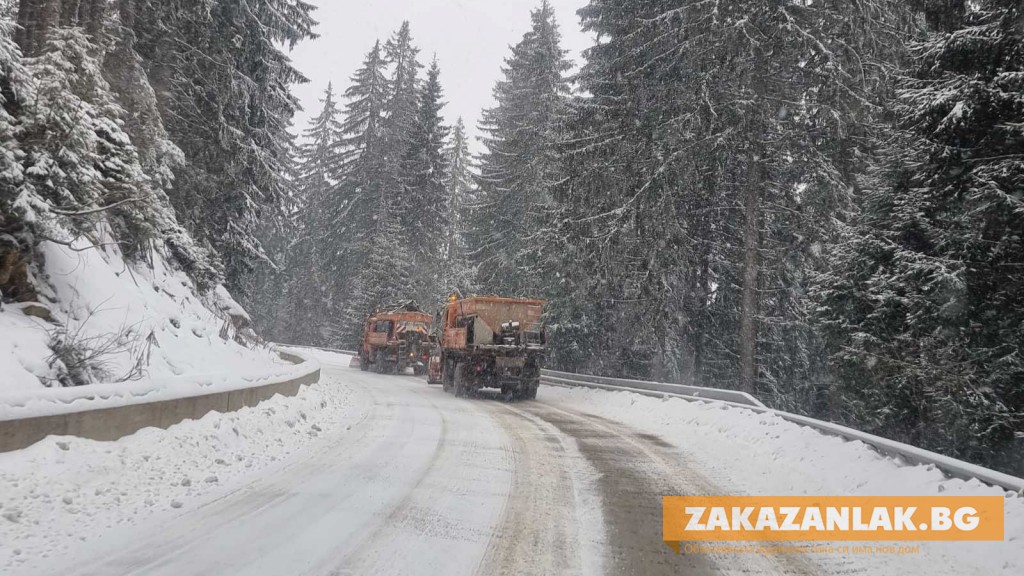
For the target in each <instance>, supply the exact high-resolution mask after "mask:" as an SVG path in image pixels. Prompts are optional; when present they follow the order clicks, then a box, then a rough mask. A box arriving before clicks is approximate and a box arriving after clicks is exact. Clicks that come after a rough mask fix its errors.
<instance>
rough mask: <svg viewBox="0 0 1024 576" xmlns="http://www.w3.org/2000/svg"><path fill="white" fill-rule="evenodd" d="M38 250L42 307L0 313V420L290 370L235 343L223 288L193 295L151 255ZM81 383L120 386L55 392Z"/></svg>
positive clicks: (84, 247) (200, 389)
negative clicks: (144, 260)
mask: <svg viewBox="0 0 1024 576" xmlns="http://www.w3.org/2000/svg"><path fill="white" fill-rule="evenodd" d="M39 251H40V252H41V253H42V256H43V262H44V263H45V269H44V270H43V271H42V275H41V278H40V282H38V284H39V285H40V286H42V287H43V292H42V293H41V294H40V299H41V300H42V303H41V304H27V305H26V304H5V305H4V306H3V308H2V310H0V418H8V419H9V418H19V417H26V416H31V415H41V414H50V413H55V412H54V411H57V412H61V411H66V410H67V406H70V405H74V408H73V410H81V409H89V408H93V407H109V406H115V405H123V404H125V403H130V402H136V401H151V400H156V399H168V398H171V397H175V396H178V397H180V396H181V395H189V394H198V393H208V392H213V391H216V390H215V389H224V390H226V389H230V388H231V387H244V386H247V385H249V386H251V385H254V384H257V383H259V382H266V381H268V380H267V379H268V378H282V377H286V376H288V375H290V374H293V373H294V372H295V367H294V365H291V364H290V363H287V362H284V361H283V360H281V359H280V358H279V357H278V356H277V354H275V353H274V352H273V351H272V350H270V349H269V348H267V347H264V346H255V347H248V346H245V345H242V344H241V343H239V341H237V340H236V336H238V335H239V328H238V325H239V324H245V323H246V322H247V321H248V318H247V316H245V311H244V310H242V309H241V307H240V306H238V304H237V303H235V302H234V300H233V299H232V298H231V296H230V295H229V294H228V292H227V291H226V290H224V288H223V287H221V286H218V287H216V288H215V289H214V290H212V291H211V293H210V294H209V295H208V296H206V297H200V296H198V295H197V294H198V292H199V291H198V290H197V289H196V287H195V285H194V284H193V283H192V281H191V280H190V279H189V278H188V276H186V275H185V274H184V273H183V272H181V271H179V270H175V269H173V268H172V267H170V266H168V265H167V260H166V259H165V258H164V257H163V256H162V255H161V254H160V253H159V252H158V251H153V252H152V253H151V254H150V255H149V258H150V259H151V261H152V267H150V266H149V265H143V264H129V263H127V262H126V261H125V260H124V259H123V258H122V257H121V255H120V252H119V251H118V250H117V248H116V247H110V246H99V247H97V246H93V245H91V244H89V243H88V242H87V241H86V240H85V239H79V240H76V241H75V242H74V243H73V244H72V246H62V245H59V244H54V243H52V242H43V243H42V244H41V245H40V246H39ZM240 339H242V340H244V338H240ZM83 380H84V381H88V382H93V383H95V382H109V383H123V384H103V385H89V386H83V387H74V388H66V389H60V388H59V387H60V386H61V385H62V384H69V383H81V381H83ZM47 387H51V388H50V389H48V388H47ZM188 388H191V390H188ZM90 398H92V400H89V399H90ZM90 403H91V404H90Z"/></svg>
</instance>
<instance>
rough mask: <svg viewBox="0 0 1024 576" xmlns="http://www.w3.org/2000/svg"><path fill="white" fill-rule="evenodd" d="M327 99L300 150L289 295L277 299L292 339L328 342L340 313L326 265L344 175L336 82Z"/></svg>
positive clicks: (293, 196) (287, 273)
mask: <svg viewBox="0 0 1024 576" xmlns="http://www.w3.org/2000/svg"><path fill="white" fill-rule="evenodd" d="M321 103H322V104H323V106H322V107H321V109H320V113H319V114H318V115H317V116H316V117H315V118H313V119H312V120H311V121H310V123H309V126H308V127H307V128H306V129H305V131H304V139H303V144H301V145H300V146H298V149H297V152H296V159H295V164H296V169H295V172H296V174H295V178H294V180H292V182H291V186H290V189H291V199H292V201H293V202H294V203H295V205H296V209H295V214H294V215H293V216H292V217H291V218H290V220H291V222H292V224H291V226H289V227H288V230H290V231H291V233H292V235H291V238H290V239H289V241H288V242H287V243H286V248H285V254H286V257H287V265H286V269H285V271H284V275H285V276H286V277H287V281H286V282H285V283H284V287H283V288H284V297H283V298H282V299H275V300H274V303H275V306H276V307H277V306H282V305H283V306H284V308H285V309H286V312H285V315H284V316H283V317H282V319H281V331H282V332H283V333H284V334H286V335H287V336H288V341H290V342H296V343H305V344H319V345H326V344H328V343H329V342H328V335H329V333H330V326H331V319H332V318H336V317H337V315H338V312H339V311H338V310H337V305H338V304H337V302H335V297H336V295H335V293H334V290H333V287H334V286H335V285H336V282H335V281H334V279H333V278H332V277H331V275H330V274H329V273H328V271H329V270H331V269H332V268H331V267H330V266H327V265H325V264H328V263H329V262H330V261H331V258H330V257H331V256H332V252H331V250H330V249H331V245H330V244H328V243H325V242H324V240H325V237H326V236H325V232H327V231H328V230H329V229H330V223H331V222H330V220H329V218H328V216H329V214H331V213H332V212H331V210H332V208H333V206H334V204H335V202H336V198H334V193H336V192H338V190H339V188H338V184H339V183H340V182H341V179H342V173H343V157H342V154H341V149H340V145H341V141H342V126H341V118H340V116H341V114H340V111H339V110H338V108H337V103H336V102H335V97H334V89H333V86H332V85H331V84H328V85H327V90H326V91H325V92H324V97H323V98H322V99H321Z"/></svg>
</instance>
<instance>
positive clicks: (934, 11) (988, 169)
mask: <svg viewBox="0 0 1024 576" xmlns="http://www.w3.org/2000/svg"><path fill="white" fill-rule="evenodd" d="M919 4H921V7H922V8H923V10H924V12H925V15H926V17H927V20H928V22H929V24H930V25H931V27H932V32H931V33H930V34H929V35H928V37H927V38H926V39H925V40H923V41H922V42H919V43H917V44H915V45H913V51H912V55H913V64H914V67H913V68H912V69H910V70H908V73H907V76H906V77H905V78H903V79H901V81H900V86H899V88H900V90H899V92H898V96H899V97H898V99H897V101H896V110H895V116H896V117H897V118H898V119H899V123H898V126H897V130H896V131H895V133H894V134H893V138H892V140H891V142H890V144H889V146H888V147H887V150H886V153H885V154H884V155H883V156H882V158H881V162H880V163H879V164H878V166H877V167H876V169H875V170H874V171H873V172H872V173H871V174H870V175H869V177H868V178H867V179H866V183H865V186H864V188H865V191H864V194H863V195H864V199H863V203H864V211H863V212H862V213H861V214H860V215H859V216H858V217H856V218H855V220H854V221H853V224H852V226H851V227H850V228H849V229H847V230H846V231H845V234H844V235H843V238H842V239H843V242H842V243H841V244H839V246H838V247H837V249H836V251H835V254H834V261H833V264H832V266H831V268H830V270H829V271H828V272H827V273H826V274H823V275H822V276H821V277H820V278H819V283H818V285H817V286H816V287H815V288H816V289H815V291H814V295H815V301H816V303H817V305H818V307H817V309H816V318H817V320H818V321H819V324H820V326H821V327H822V329H823V331H824V332H825V334H826V336H827V339H828V349H829V351H830V353H831V361H832V363H833V367H834V371H835V374H836V378H837V380H838V388H839V394H840V396H841V399H842V404H843V405H844V406H846V407H847V410H846V411H844V412H843V413H842V414H841V415H840V416H841V417H842V418H843V419H844V420H845V421H847V422H849V423H852V424H854V425H856V426H858V427H860V428H865V429H867V430H869V431H874V432H877V433H881V434H884V435H889V436H892V437H896V438H899V439H902V440H905V441H909V442H911V443H913V444H915V445H919V446H923V447H926V448H931V449H935V450H939V451H942V452H946V453H949V454H951V455H954V456H957V457H962V458H966V459H969V460H971V461H975V462H983V463H987V464H990V465H993V466H999V467H1002V468H1003V469H1005V470H1006V471H1007V472H1010V473H1015V474H1020V473H1021V472H1024V468H1022V467H1021V465H1020V463H1021V462H1022V459H1021V448H1020V437H1021V435H1022V434H1024V419H1022V417H1021V414H1022V413H1024V389H1022V388H1021V386H1020V382H1021V381H1022V379H1024V361H1022V350H1024V328H1022V327H1024V313H1022V310H1024V308H1022V306H1021V303H1022V302H1024V268H1022V267H1021V264H1020V263H1021V262H1022V261H1024V240H1022V232H1021V231H1022V230H1024V203H1022V200H1021V193H1020V191H1021V190H1022V189H1024V158H1022V157H1021V154H1020V151H1021V150H1022V149H1024V84H1022V83H1021V81H1020V78H1021V77H1022V76H1024V36H1022V35H1021V32H1020V22H1021V18H1022V17H1024V12H1022V8H1021V5H1020V3H1019V2H1015V1H1012V0H986V1H981V2H974V3H971V4H970V5H969V6H968V5H967V4H965V3H958V2H947V3H919Z"/></svg>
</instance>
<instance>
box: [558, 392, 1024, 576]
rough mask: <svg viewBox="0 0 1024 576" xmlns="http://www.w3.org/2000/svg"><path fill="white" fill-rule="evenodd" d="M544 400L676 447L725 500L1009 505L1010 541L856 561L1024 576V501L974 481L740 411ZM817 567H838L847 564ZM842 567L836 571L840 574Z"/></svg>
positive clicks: (629, 399)
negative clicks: (984, 500)
mask: <svg viewBox="0 0 1024 576" xmlns="http://www.w3.org/2000/svg"><path fill="white" fill-rule="evenodd" d="M540 397H541V399H542V401H545V402H552V403H555V404H556V405H557V404H558V403H565V404H569V405H571V406H572V408H573V409H574V410H577V411H583V412H589V413H592V414H596V415H599V416H603V417H606V418H609V419H613V420H616V421H619V422H624V423H626V424H629V425H630V426H633V427H635V428H637V429H639V430H643V431H646V432H649V433H652V434H656V435H657V436H659V437H661V438H663V439H664V440H666V441H668V442H670V443H671V444H673V445H674V446H677V447H678V448H679V450H680V451H682V452H683V453H684V455H685V458H686V459H687V461H690V462H693V463H694V466H693V468H694V469H695V470H698V471H703V472H705V473H706V475H707V476H708V477H709V478H710V479H711V480H712V482H713V483H717V484H718V485H719V487H720V488H721V489H722V490H723V491H724V492H723V493H725V494H734V495H744V494H749V495H765V496H790V495H792V496H799V495H813V496H820V495H831V496H845V495H852V496H902V495H919V496H934V495H940V494H941V495H946V496H951V495H964V496H967V495H988V496H991V495H999V496H1003V495H1005V496H1006V532H1005V534H1006V541H1004V542H923V543H921V554H919V555H910V556H903V557H892V556H857V557H856V562H857V564H858V565H859V566H869V565H870V568H869V569H868V570H867V571H866V572H865V573H870V574H893V575H899V576H902V575H904V574H925V573H928V574H958V575H959V574H984V575H991V574H1008V575H1009V574H1024V498H1022V497H1019V496H1016V495H1013V494H1012V493H1007V492H1005V491H1004V490H1002V489H999V488H994V487H992V486H989V485H986V484H983V483H981V482H979V481H977V480H971V481H964V480H959V479H951V478H947V477H945V476H944V475H943V474H942V473H941V472H940V471H939V470H937V469H935V468H934V467H932V466H908V465H906V464H905V463H903V462H901V461H899V460H896V459H893V458H888V457H885V456H882V455H880V454H879V453H878V452H875V451H874V450H873V449H871V448H870V447H868V446H867V445H865V444H863V443H861V442H849V441H846V440H843V439H841V438H838V437H834V436H827V435H824V434H821V433H819V432H817V431H815V430H813V429H811V428H807V427H805V426H799V425H797V424H794V423H791V422H788V421H786V420H783V419H782V418H780V417H778V416H775V415H773V414H762V413H757V412H754V411H752V410H747V409H744V408H737V407H731V406H726V405H720V404H713V403H702V402H688V401H685V400H681V399H678V398H665V399H661V398H652V397H648V396H643V395H640V394H633V393H629V392H609V391H604V390H594V389H588V388H559V387H552V386H545V387H544V388H543V390H542V391H541V394H540ZM821 560H822V561H823V562H824V563H826V566H830V565H831V564H829V563H830V562H836V563H839V564H842V563H843V562H844V561H845V560H848V559H843V558H838V557H837V558H833V557H824V558H821ZM837 568H838V567H837Z"/></svg>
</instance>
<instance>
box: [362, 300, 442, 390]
mask: <svg viewBox="0 0 1024 576" xmlns="http://www.w3.org/2000/svg"><path fill="white" fill-rule="evenodd" d="M432 320H433V317H432V316H431V315H430V314H426V313H424V312H423V311H421V310H420V309H419V307H418V306H416V303H415V302H409V303H408V304H405V305H403V306H401V307H398V308H378V309H377V310H375V311H374V313H373V314H370V317H369V318H367V319H366V324H365V326H364V327H363V342H362V345H361V346H360V348H359V368H360V369H361V370H364V371H365V370H369V369H370V368H371V367H372V368H373V369H374V371H375V372H378V373H380V374H388V373H390V374H402V373H403V372H405V369H406V368H408V367H410V366H411V367H412V369H413V373H414V374H417V375H420V374H423V373H425V372H426V370H427V362H428V361H429V359H430V342H429V334H430V323H431V321H432Z"/></svg>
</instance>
